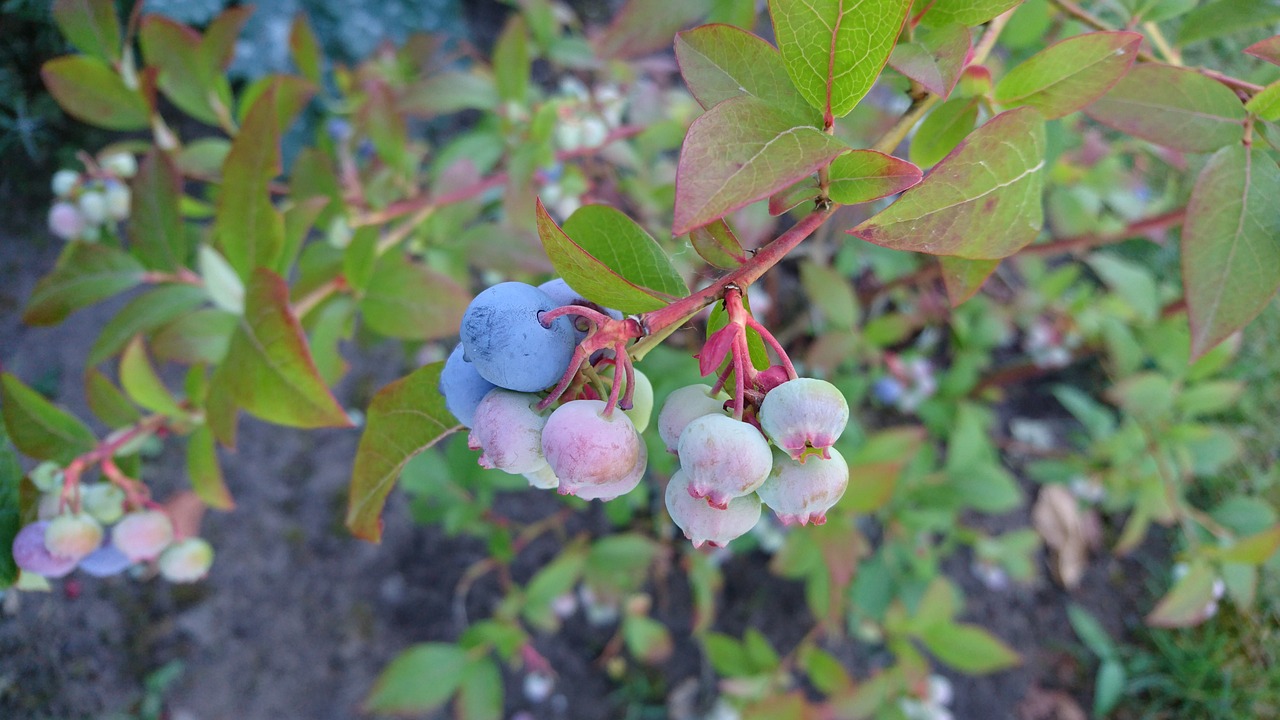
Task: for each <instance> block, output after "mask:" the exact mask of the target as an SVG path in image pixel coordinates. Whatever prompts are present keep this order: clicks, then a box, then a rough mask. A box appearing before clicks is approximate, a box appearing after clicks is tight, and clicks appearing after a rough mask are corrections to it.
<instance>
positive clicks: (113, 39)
mask: <svg viewBox="0 0 1280 720" xmlns="http://www.w3.org/2000/svg"><path fill="white" fill-rule="evenodd" d="M53 21H54V22H55V23H57V24H58V29H59V30H61V31H62V34H63V36H64V37H66V38H67V41H68V42H70V43H71V44H72V45H74V46H75V48H76V49H77V50H79V51H80V52H82V53H84V54H86V55H92V56H94V57H96V58H101V59H103V60H106V61H108V62H115V61H117V60H119V59H120V18H118V17H117V16H116V4H115V2H113V1H112V0H54V3H53Z"/></svg>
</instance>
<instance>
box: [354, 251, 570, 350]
mask: <svg viewBox="0 0 1280 720" xmlns="http://www.w3.org/2000/svg"><path fill="white" fill-rule="evenodd" d="M575 287H576V286H575ZM469 302H471V295H470V293H468V292H467V289H466V288H464V287H462V286H461V285H459V284H458V283H457V282H455V281H454V280H453V278H451V277H449V276H447V275H443V274H441V273H439V272H436V271H435V270H432V269H431V268H429V267H427V266H426V265H424V264H423V263H420V262H415V261H413V260H410V259H408V258H407V257H406V256H405V255H404V254H403V253H395V252H389V253H386V254H384V255H383V256H382V257H381V258H379V260H378V264H377V265H375V266H374V270H373V276H372V277H371V278H370V280H369V285H368V289H366V290H365V292H364V296H363V297H362V298H360V313H361V315H362V316H363V317H364V321H365V323H366V324H367V325H368V326H369V329H371V330H373V331H374V332H376V333H380V334H382V335H386V336H388V337H396V338H405V339H410V340H438V339H440V338H444V337H448V336H450V335H456V334H457V332H458V325H459V324H460V323H461V322H462V313H463V312H465V311H466V309H467V304H468V303H469Z"/></svg>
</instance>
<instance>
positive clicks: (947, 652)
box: [920, 623, 1022, 675]
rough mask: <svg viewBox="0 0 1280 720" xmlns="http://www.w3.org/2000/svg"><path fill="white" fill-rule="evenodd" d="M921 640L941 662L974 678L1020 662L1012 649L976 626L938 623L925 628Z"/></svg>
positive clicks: (1020, 659)
mask: <svg viewBox="0 0 1280 720" xmlns="http://www.w3.org/2000/svg"><path fill="white" fill-rule="evenodd" d="M920 640H921V641H922V642H923V643H924V645H925V647H927V648H929V652H931V653H933V654H934V656H936V657H937V658H938V659H939V660H941V661H942V662H944V663H946V664H948V665H950V666H951V667H953V668H956V669H957V670H961V671H963V672H966V673H970V674H973V675H983V674H986V673H991V672H996V671H997V670H1004V669H1006V668H1011V667H1013V666H1015V665H1017V664H1019V663H1020V662H1022V658H1020V657H1018V653H1016V652H1014V650H1013V648H1011V647H1009V646H1008V645H1006V644H1004V641H1002V640H1000V639H999V638H997V637H996V636H994V635H992V634H991V633H989V632H987V631H986V630H984V629H982V628H981V627H978V626H977V625H969V624H967V623H938V624H936V625H932V626H930V627H928V628H925V629H924V630H923V632H922V633H921V635H920Z"/></svg>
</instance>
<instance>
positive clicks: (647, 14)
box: [593, 0, 712, 59]
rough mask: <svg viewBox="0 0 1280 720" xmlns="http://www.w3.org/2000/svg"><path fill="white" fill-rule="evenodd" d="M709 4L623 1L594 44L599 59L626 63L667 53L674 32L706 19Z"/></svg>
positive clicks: (674, 0)
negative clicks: (647, 56)
mask: <svg viewBox="0 0 1280 720" xmlns="http://www.w3.org/2000/svg"><path fill="white" fill-rule="evenodd" d="M711 5H712V3H711V2H710V1H709V0H627V3H626V4H625V5H623V6H622V9H621V10H620V11H618V14H617V15H615V16H614V18H613V22H612V23H610V24H609V27H608V28H607V29H606V30H605V31H604V33H602V34H601V35H600V36H599V37H598V38H596V40H595V41H594V43H593V44H594V45H595V48H596V54H597V55H598V56H599V57H601V58H610V59H626V58H638V57H643V56H645V55H650V54H652V53H655V52H658V51H660V50H667V49H669V48H670V47H671V40H672V38H673V37H674V36H675V34H676V33H677V32H679V31H680V30H682V29H684V28H685V27H687V26H689V25H692V24H693V23H695V22H697V21H698V20H699V19H700V18H703V17H706V15H707V12H708V11H709V10H710V9H711Z"/></svg>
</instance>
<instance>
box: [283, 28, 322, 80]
mask: <svg viewBox="0 0 1280 720" xmlns="http://www.w3.org/2000/svg"><path fill="white" fill-rule="evenodd" d="M289 49H290V50H291V51H292V52H293V64H294V65H296V66H297V67H298V72H300V73H302V77H304V78H306V79H308V80H310V81H311V82H313V83H315V84H316V85H319V84H320V83H321V82H322V81H323V75H322V73H323V72H324V54H323V53H322V52H321V50H320V41H319V40H318V39H317V38H316V34H315V31H314V30H312V29H311V23H309V22H307V15H306V13H298V15H297V17H295V18H294V19H293V26H292V27H291V28H290V29H289Z"/></svg>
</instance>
